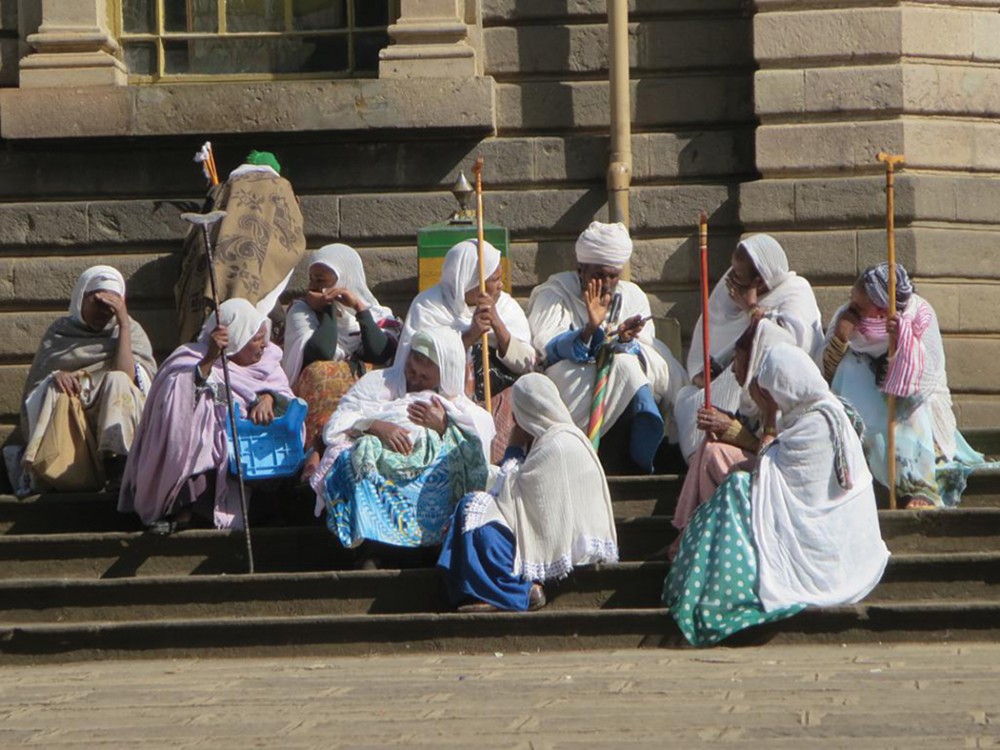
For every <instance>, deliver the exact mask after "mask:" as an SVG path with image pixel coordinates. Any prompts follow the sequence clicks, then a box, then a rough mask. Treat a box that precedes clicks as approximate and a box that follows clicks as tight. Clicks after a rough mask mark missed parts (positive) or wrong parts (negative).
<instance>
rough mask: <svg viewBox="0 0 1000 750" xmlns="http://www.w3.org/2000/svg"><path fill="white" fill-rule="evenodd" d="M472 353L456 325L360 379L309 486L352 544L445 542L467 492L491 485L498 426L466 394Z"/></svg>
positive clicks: (420, 339)
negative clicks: (490, 456) (489, 451)
mask: <svg viewBox="0 0 1000 750" xmlns="http://www.w3.org/2000/svg"><path fill="white" fill-rule="evenodd" d="M464 384H465V350H464V347H463V346H462V340H461V337H460V336H459V335H458V334H457V333H455V332H454V331H452V330H450V329H447V328H432V329H430V330H428V331H420V332H418V333H417V334H415V335H414V336H413V338H412V339H411V341H410V345H409V347H408V351H407V353H406V357H405V359H400V358H397V362H396V364H395V365H393V367H392V368H390V369H388V370H376V371H374V372H370V373H368V374H367V375H365V376H364V377H363V378H361V380H359V381H358V382H357V383H356V384H355V385H354V387H353V388H351V390H350V391H348V392H347V394H346V395H345V396H344V398H343V399H342V400H341V402H340V406H338V407H337V410H336V411H335V412H334V413H333V416H332V417H330V421H329V422H328V423H327V425H326V429H325V431H324V435H323V437H324V440H325V442H326V445H327V448H326V453H325V455H324V457H323V461H322V463H321V464H320V467H319V469H318V470H317V471H316V473H314V474H313V475H312V478H311V480H310V482H311V484H312V487H313V489H314V490H315V491H316V495H317V498H318V503H317V515H318V514H319V513H321V512H322V509H323V507H325V508H326V510H327V526H328V528H329V529H330V531H331V532H333V533H334V534H336V535H337V537H338V538H339V539H340V541H341V543H342V544H343V545H344V546H345V547H356V546H357V545H359V544H360V543H361V542H362V541H364V540H372V541H376V542H382V543H385V544H390V545H394V546H398V547H420V546H431V545H434V544H438V543H440V541H441V535H442V533H443V527H444V524H445V522H446V521H447V519H448V517H449V516H450V515H451V512H452V510H453V509H454V507H455V503H457V502H458V500H459V499H460V498H461V497H462V495H464V494H465V493H466V492H468V491H470V490H475V489H481V488H482V487H483V486H484V485H485V482H486V472H487V458H486V453H485V450H486V449H485V446H488V445H489V444H490V441H491V440H492V439H493V421H492V419H491V418H490V415H489V414H488V413H487V412H486V411H485V410H483V409H482V408H480V407H478V406H476V405H475V404H474V403H473V402H472V401H470V400H469V399H468V398H467V397H466V396H465V394H464V392H463V387H464Z"/></svg>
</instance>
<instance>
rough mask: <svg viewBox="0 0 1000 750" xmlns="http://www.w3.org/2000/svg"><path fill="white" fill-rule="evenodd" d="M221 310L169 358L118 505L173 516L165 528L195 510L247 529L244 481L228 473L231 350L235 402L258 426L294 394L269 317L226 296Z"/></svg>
mask: <svg viewBox="0 0 1000 750" xmlns="http://www.w3.org/2000/svg"><path fill="white" fill-rule="evenodd" d="M219 313H220V320H219V321H218V323H216V320H215V313H212V315H210V316H209V318H208V320H207V321H206V322H205V326H204V328H203V329H202V332H201V335H200V336H199V338H198V342H197V343H195V344H183V345H181V346H180V347H179V348H178V349H176V350H175V351H174V353H173V354H171V355H170V357H169V358H168V359H167V361H166V362H164V363H163V367H162V368H161V369H160V372H159V374H158V375H157V377H156V380H155V381H153V387H152V389H151V390H150V394H149V400H148V403H147V405H146V411H145V413H144V414H143V418H142V424H140V426H139V431H138V433H137V434H136V439H135V446H134V448H133V450H132V453H131V454H129V460H128V464H127V465H126V467H125V478H124V480H123V482H122V488H121V493H120V495H119V497H118V510H119V511H120V512H122V513H136V514H138V516H139V518H140V520H141V521H142V522H143V523H144V524H146V525H147V526H151V525H154V524H157V523H158V522H160V521H165V522H166V523H165V524H164V525H157V526H156V529H157V530H162V531H169V530H172V529H173V528H176V527H177V526H183V525H185V524H186V523H188V522H189V521H190V520H191V516H192V512H195V513H198V514H199V515H203V516H206V517H208V518H212V519H213V521H214V524H215V526H216V527H217V528H220V529H228V528H232V529H239V528H242V527H243V516H242V512H241V508H240V498H239V485H238V483H237V481H236V480H235V479H234V478H231V477H229V476H228V468H229V448H228V446H227V445H226V424H227V422H228V419H229V417H228V410H227V409H228V407H227V405H226V403H227V400H226V388H225V382H224V379H223V372H222V361H221V357H222V352H223V350H225V351H226V352H227V353H226V355H225V356H226V357H227V358H228V360H229V380H230V384H231V385H232V395H233V401H234V402H235V403H236V404H237V405H238V406H239V409H240V412H241V414H243V415H246V416H247V417H248V418H249V419H251V420H253V421H254V422H255V423H256V424H270V423H271V422H272V421H273V419H274V418H275V417H276V416H280V415H281V414H282V413H283V412H284V411H285V409H286V408H287V406H288V402H289V400H290V399H292V398H293V397H294V396H293V395H292V389H291V388H290V387H289V386H288V379H287V378H286V377H285V373H284V371H283V370H282V369H281V350H280V349H279V348H278V347H276V346H275V345H274V344H272V343H270V325H269V322H268V320H267V317H266V316H264V315H262V314H261V313H259V312H258V311H257V310H256V309H255V308H254V306H253V305H252V304H250V302H248V301H247V300H245V299H230V300H226V301H225V302H223V303H222V304H221V305H220V306H219ZM230 352H231V353H230ZM252 485H253V483H249V484H248V485H247V489H248V490H251V489H252Z"/></svg>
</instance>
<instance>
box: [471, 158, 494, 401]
mask: <svg viewBox="0 0 1000 750" xmlns="http://www.w3.org/2000/svg"><path fill="white" fill-rule="evenodd" d="M472 173H473V174H474V175H475V176H476V230H477V233H478V235H477V236H478V239H479V293H480V294H486V266H485V265H484V261H483V248H484V247H485V245H484V243H485V242H486V239H485V236H484V235H485V232H486V228H485V225H484V223H483V157H481V156H480V157H479V158H477V159H476V163H475V164H474V165H473V167H472ZM491 390H492V389H491V387H490V345H489V334H488V333H484V334H483V402H484V404H485V406H486V411H488V412H489V413H490V414H492V413H493V400H492V398H491V393H490V391H491Z"/></svg>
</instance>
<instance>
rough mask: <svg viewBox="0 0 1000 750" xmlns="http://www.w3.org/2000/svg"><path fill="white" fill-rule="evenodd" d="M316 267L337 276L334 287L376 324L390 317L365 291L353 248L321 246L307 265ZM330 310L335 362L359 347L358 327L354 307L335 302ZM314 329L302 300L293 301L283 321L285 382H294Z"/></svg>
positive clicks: (311, 314) (315, 322)
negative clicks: (347, 294) (361, 304)
mask: <svg viewBox="0 0 1000 750" xmlns="http://www.w3.org/2000/svg"><path fill="white" fill-rule="evenodd" d="M316 265H319V266H323V267H324V268H329V269H330V270H331V271H333V272H334V273H335V274H337V286H338V287H343V288H345V289H347V290H349V291H350V292H351V293H352V294H354V296H356V297H357V298H358V299H360V300H361V301H362V302H364V303H365V304H366V305H367V306H368V309H369V310H370V311H371V314H372V318H374V320H375V322H376V323H377V322H379V321H381V320H385V319H386V318H391V317H392V310H390V309H389V308H388V307H383V306H382V305H380V304H379V301H378V300H377V299H376V298H375V295H374V294H372V292H371V290H370V289H369V288H368V281H367V279H366V278H365V268H364V265H363V264H362V262H361V256H360V255H358V253H357V252H356V251H355V250H354V248H352V247H350V246H348V245H343V244H340V243H336V244H333V245H325V246H323V247H321V248H320V249H319V250H317V251H316V254H315V255H313V258H312V261H311V262H310V263H309V267H310V268H312V267H313V266H316ZM334 307H335V309H336V312H337V359H338V360H342V359H349V358H350V357H351V356H353V355H354V354H355V352H357V350H358V349H359V348H360V347H361V336H360V335H359V332H360V330H361V326H360V325H359V324H358V320H357V313H356V312H355V311H354V308H351V307H346V306H344V305H342V304H340V303H339V302H335V303H334ZM318 327H319V316H318V315H317V314H316V312H315V311H314V310H313V309H312V308H311V307H309V305H308V304H306V302H305V300H301V299H297V300H295V301H294V302H293V303H292V304H291V305H290V306H289V308H288V315H287V317H286V319H285V343H284V347H283V348H284V356H283V357H282V360H281V366H282V369H284V371H285V374H286V375H288V380H289V382H291V383H294V382H295V379H296V378H297V377H298V376H299V372H300V371H301V370H302V358H303V353H304V352H305V348H306V344H308V343H309V339H310V338H312V335H313V333H315V332H316V329H317V328H318Z"/></svg>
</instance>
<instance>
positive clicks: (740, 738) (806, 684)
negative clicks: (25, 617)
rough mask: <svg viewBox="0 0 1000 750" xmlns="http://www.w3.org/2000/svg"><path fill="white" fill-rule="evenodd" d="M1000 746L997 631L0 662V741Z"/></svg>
mask: <svg viewBox="0 0 1000 750" xmlns="http://www.w3.org/2000/svg"><path fill="white" fill-rule="evenodd" d="M730 745H731V746H733V747H739V748H741V750H744V749H746V748H813V747H823V748H841V747H842V748H848V747H849V748H852V750H853V749H855V748H895V747H898V748H905V749H906V750H914V749H915V748H934V749H935V750H938V749H939V748H979V747H1000V644H998V645H992V644H964V645H951V646H947V645H900V646H867V645H862V646H771V647H763V648H746V649H738V650H733V649H715V650H706V651H695V650H682V651H665V650H640V651H611V652H582V653H553V654H535V655H529V654H495V655H490V656H460V655H454V656H452V655H447V656H427V655H423V656H402V657H379V656H372V657H364V658H319V659H317V658H280V659H253V660H236V659H231V660H226V659H206V660H198V659H185V660H176V661H141V660H136V661H116V662H85V663H75V664H56V665H53V664H46V665H40V666H10V667H2V668H0V747H3V748H9V747H49V748H69V747H74V748H108V747H115V748H118V747H121V748H153V747H164V748H166V747H169V748H195V747H198V748H205V749H206V750H207V749H211V750H215V749H216V748H240V750H247V749H248V748H256V747H273V748H335V747H344V748H347V747H350V748H374V747H404V748H409V747H455V748H470V747H474V748H482V749H486V748H525V749H527V748H531V749H533V750H543V749H548V748H567V747H573V748H613V747H619V746H629V747H649V748H657V750H660V749H661V748H668V747H683V748H694V747H725V746H730Z"/></svg>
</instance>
